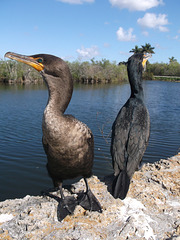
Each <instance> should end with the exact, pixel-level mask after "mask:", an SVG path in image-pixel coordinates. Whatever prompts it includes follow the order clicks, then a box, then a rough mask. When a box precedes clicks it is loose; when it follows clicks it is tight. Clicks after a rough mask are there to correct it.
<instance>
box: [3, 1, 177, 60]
mask: <svg viewBox="0 0 180 240" xmlns="http://www.w3.org/2000/svg"><path fill="white" fill-rule="evenodd" d="M179 9H180V0H1V6H0V31H1V37H0V59H4V54H5V53H6V52H8V51H11V52H16V53H20V54H25V55H33V54H38V53H48V54H52V55H56V56H58V57H61V58H62V59H64V60H67V61H70V62H72V61H76V60H79V61H89V60H90V59H92V58H94V59H95V60H101V59H104V58H105V59H108V60H110V61H116V62H117V63H118V62H120V61H127V59H128V57H130V55H131V53H129V51H130V50H131V49H133V48H134V47H135V45H137V46H139V47H141V45H145V44H146V43H150V44H151V46H152V47H155V49H154V51H155V54H153V56H152V58H151V60H150V62H151V63H154V62H159V63H160V62H164V63H168V62H169V58H171V57H174V58H175V59H177V61H178V62H180V47H179V46H180V14H179V11H180V10H179Z"/></svg>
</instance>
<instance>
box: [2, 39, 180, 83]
mask: <svg viewBox="0 0 180 240" xmlns="http://www.w3.org/2000/svg"><path fill="white" fill-rule="evenodd" d="M130 52H132V53H139V52H140V53H142V52H143V53H151V54H153V53H154V47H152V46H151V44H149V43H146V44H145V45H142V46H141V47H138V46H137V45H136V46H135V48H133V49H132V50H131V51H130ZM67 64H68V65H69V68H70V71H71V74H72V77H73V80H74V82H77V83H118V82H123V81H128V76H127V67H126V62H120V63H119V64H117V63H116V62H115V61H114V62H110V61H109V60H107V59H102V60H99V61H95V59H94V58H93V59H91V60H90V61H85V62H81V61H74V62H67ZM143 78H144V79H147V80H165V81H180V64H179V63H178V62H177V60H176V59H175V58H174V57H170V58H169V63H153V64H150V63H149V61H147V67H146V71H145V72H144V73H143ZM42 81H43V80H42V77H41V75H40V74H39V73H38V72H37V71H36V70H34V69H33V68H31V67H29V66H28V65H26V64H23V63H20V62H15V61H12V60H9V61H3V60H1V61H0V82H3V83H23V84H24V83H28V82H34V83H36V82H42Z"/></svg>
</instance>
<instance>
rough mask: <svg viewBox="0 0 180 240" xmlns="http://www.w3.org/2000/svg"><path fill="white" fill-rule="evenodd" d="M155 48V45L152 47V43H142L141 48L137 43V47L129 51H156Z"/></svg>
mask: <svg viewBox="0 0 180 240" xmlns="http://www.w3.org/2000/svg"><path fill="white" fill-rule="evenodd" d="M153 49H154V47H151V44H150V43H146V44H145V45H141V48H139V47H138V46H137V45H136V46H135V48H133V49H132V50H131V51H129V52H133V53H154V51H153Z"/></svg>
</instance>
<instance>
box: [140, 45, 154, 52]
mask: <svg viewBox="0 0 180 240" xmlns="http://www.w3.org/2000/svg"><path fill="white" fill-rule="evenodd" d="M141 47H142V52H144V53H155V52H154V47H151V44H150V43H146V44H145V45H141Z"/></svg>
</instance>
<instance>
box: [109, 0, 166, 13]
mask: <svg viewBox="0 0 180 240" xmlns="http://www.w3.org/2000/svg"><path fill="white" fill-rule="evenodd" d="M109 2H110V3H111V4H112V6H115V7H119V8H120V9H123V8H127V9H128V10H130V11H146V10H147V9H150V8H152V7H157V6H158V5H160V4H163V0H109Z"/></svg>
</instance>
